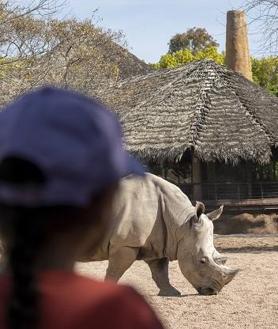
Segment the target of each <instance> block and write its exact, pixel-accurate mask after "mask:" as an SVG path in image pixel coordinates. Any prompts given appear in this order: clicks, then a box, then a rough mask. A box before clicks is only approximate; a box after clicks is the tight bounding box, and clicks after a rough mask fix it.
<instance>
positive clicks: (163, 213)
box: [82, 174, 237, 296]
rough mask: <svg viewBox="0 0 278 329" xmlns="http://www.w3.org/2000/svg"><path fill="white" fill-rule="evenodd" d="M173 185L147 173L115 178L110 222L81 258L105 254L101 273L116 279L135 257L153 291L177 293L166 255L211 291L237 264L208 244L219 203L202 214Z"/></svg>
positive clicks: (214, 291) (196, 285)
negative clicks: (228, 262)
mask: <svg viewBox="0 0 278 329" xmlns="http://www.w3.org/2000/svg"><path fill="white" fill-rule="evenodd" d="M204 210H205V207H204V205H203V204H202V203H200V202H197V204H196V207H194V206H193V205H192V204H191V202H190V201H189V199H188V198H187V196H186V195H185V194H184V193H183V192H182V191H181V190H180V189H179V188H178V187H176V186H175V185H173V184H171V183H169V182H167V181H166V180H164V179H162V178H160V177H157V176H155V175H152V174H147V175H146V177H145V178H135V177H132V176H129V177H127V178H125V179H123V180H122V181H121V183H120V187H119V191H118V193H117V197H116V200H115V202H114V209H113V217H114V218H113V225H111V228H110V230H108V231H107V234H106V235H105V236H104V237H103V240H102V243H101V244H100V245H99V247H98V249H97V250H92V249H91V250H88V252H87V254H86V255H85V256H84V259H82V260H83V261H92V260H95V261H100V260H106V259H108V260H109V265H108V268H107V272H106V278H108V279H112V280H115V281H118V280H119V279H120V278H121V276H122V275H123V274H124V272H125V271H126V270H127V269H128V268H129V267H130V266H131V265H132V264H133V262H134V261H135V260H144V261H145V262H146V263H147V264H148V265H149V267H150V270H151V273H152V278H153V280H154V281H155V283H156V285H157V287H158V288H159V295H162V296H179V295H180V292H179V291H178V290H176V289H175V288H174V287H173V286H172V285H171V284H170V282H169V277H168V264H169V261H172V260H178V262H179V266H180V269H181V271H182V273H183V275H184V276H185V278H186V279H187V280H188V281H189V282H190V283H191V284H192V285H193V287H194V288H195V289H196V290H197V291H198V292H199V293H200V294H204V295H211V294H217V293H218V292H219V291H220V290H221V289H222V288H223V287H224V286H225V285H226V284H227V283H229V282H230V281H231V280H232V279H233V277H234V276H235V274H236V273H237V270H232V269H230V268H228V267H226V266H225V265H224V264H225V262H226V258H225V257H223V256H222V255H221V254H219V253H218V252H217V251H216V249H215V248H214V245H213V222H212V221H213V220H215V219H217V218H219V217H220V215H221V213H222V211H223V207H220V208H219V209H217V210H215V211H213V212H212V213H210V214H207V215H205V214H204Z"/></svg>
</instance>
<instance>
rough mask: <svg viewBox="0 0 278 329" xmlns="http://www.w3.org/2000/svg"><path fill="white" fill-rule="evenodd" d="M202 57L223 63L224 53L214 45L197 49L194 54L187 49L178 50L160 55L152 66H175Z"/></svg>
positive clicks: (158, 67)
mask: <svg viewBox="0 0 278 329" xmlns="http://www.w3.org/2000/svg"><path fill="white" fill-rule="evenodd" d="M202 59H211V60H214V61H215V62H216V63H218V64H223V63H224V55H223V54H221V53H219V52H218V51H217V48H215V47H209V48H206V49H204V50H202V51H198V52H197V53H196V54H195V55H194V54H193V53H192V52H191V51H190V50H188V49H184V50H179V51H176V52H175V53H172V54H169V53H168V54H166V55H163V56H161V58H160V61H159V63H157V64H155V65H154V68H157V69H160V68H175V67H178V66H181V65H184V64H187V63H190V62H193V61H199V60H202Z"/></svg>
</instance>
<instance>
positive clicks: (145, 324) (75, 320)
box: [0, 271, 163, 329]
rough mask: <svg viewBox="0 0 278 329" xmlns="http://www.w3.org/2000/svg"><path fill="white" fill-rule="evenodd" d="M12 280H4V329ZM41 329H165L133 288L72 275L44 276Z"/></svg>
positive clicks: (0, 300) (0, 307)
mask: <svg viewBox="0 0 278 329" xmlns="http://www.w3.org/2000/svg"><path fill="white" fill-rule="evenodd" d="M9 286H10V280H9V278H8V277H7V276H3V275H2V276H0V328H1V329H4V328H6V326H5V308H6V306H7V302H8V296H9V291H10V288H9ZM39 288H40V291H41V327H40V329H91V328H92V329H93V328H94V329H95V328H99V329H110V328H111V329H112V328H113V329H118V328H119V329H128V328H130V329H163V328H162V325H161V323H160V322H159V320H158V319H157V317H156V315H155V314H154V312H153V311H152V309H151V308H150V307H149V305H148V304H147V303H146V302H145V301H144V299H143V298H142V297H141V296H140V295H139V294H138V293H137V292H136V291H135V290H133V289H132V288H130V287H126V286H120V285H116V284H114V283H112V282H98V281H95V280H91V279H89V278H85V277H82V276H79V275H77V274H75V273H71V272H63V271H49V272H44V273H42V274H40V276H39Z"/></svg>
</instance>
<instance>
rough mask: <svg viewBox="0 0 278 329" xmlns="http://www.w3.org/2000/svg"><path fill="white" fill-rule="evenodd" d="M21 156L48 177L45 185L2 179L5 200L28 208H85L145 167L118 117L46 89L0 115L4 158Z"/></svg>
mask: <svg viewBox="0 0 278 329" xmlns="http://www.w3.org/2000/svg"><path fill="white" fill-rule="evenodd" d="M7 157H19V158H21V159H24V160H28V161H30V162H32V163H33V164H35V165H36V166H37V167H38V168H39V169H40V170H41V171H42V173H43V174H44V176H45V178H46V182H45V184H43V185H42V186H41V187H32V186H25V187H19V186H16V185H15V184H10V183H7V182H4V181H0V202H5V203H8V204H14V205H23V206H47V205H76V206H85V205H86V204H88V203H89V202H90V200H91V198H92V196H93V195H96V194H97V193H99V192H100V191H101V190H103V189H105V188H106V187H108V186H109V185H111V184H113V183H116V182H117V181H119V180H120V179H121V178H122V177H124V176H127V175H129V174H135V175H139V176H143V175H144V169H143V167H142V166H141V165H140V164H139V163H138V162H137V161H136V160H135V159H134V158H132V157H131V156H130V155H129V154H128V153H127V152H126V151H125V150H124V149H123V144H122V132H121V127H120V123H119V121H118V119H117V118H116V115H115V114H114V113H113V112H111V111H109V110H107V109H106V108H105V106H104V105H102V104H101V103H100V102H98V101H96V100H94V99H91V98H88V97H85V96H83V95H80V94H78V93H76V92H73V91H68V90H63V89H59V88H54V87H44V88H41V89H38V90H36V91H33V92H30V93H27V94H25V95H23V96H22V97H20V98H19V99H18V100H16V101H14V102H12V103H11V104H9V105H8V106H6V107H5V108H4V109H3V110H2V112H1V113H0V162H1V161H2V160H3V159H6V158H7Z"/></svg>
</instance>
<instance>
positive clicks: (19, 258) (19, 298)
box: [0, 157, 45, 329]
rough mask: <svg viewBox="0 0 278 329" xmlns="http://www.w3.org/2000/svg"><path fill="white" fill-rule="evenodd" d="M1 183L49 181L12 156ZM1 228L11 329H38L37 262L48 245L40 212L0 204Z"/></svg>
mask: <svg viewBox="0 0 278 329" xmlns="http://www.w3.org/2000/svg"><path fill="white" fill-rule="evenodd" d="M0 181H4V182H5V183H10V184H15V185H16V186H23V185H26V184H33V185H34V184H37V185H40V184H43V183H44V181H45V178H44V177H43V174H42V173H41V172H40V170H39V169H38V168H37V167H36V166H35V165H33V164H32V163H30V162H28V161H25V160H21V159H18V158H13V157H9V158H7V159H5V160H2V162H1V164H0ZM0 211H1V220H0V229H1V233H2V235H3V238H4V239H5V238H6V241H5V240H4V243H6V245H4V251H5V252H6V257H7V265H8V268H9V271H10V274H11V281H12V286H11V287H12V291H11V295H10V300H9V304H8V306H7V311H6V318H7V325H8V328H10V329H27V328H28V329H35V328H37V327H38V325H39V320H40V319H39V315H40V312H39V290H38V287H37V282H36V273H35V272H36V261H37V257H38V255H39V252H40V250H41V247H42V245H43V242H44V226H43V221H42V220H40V218H39V217H37V215H38V212H39V210H38V209H33V208H30V209H28V208H24V207H18V206H8V205H3V204H2V205H0Z"/></svg>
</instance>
